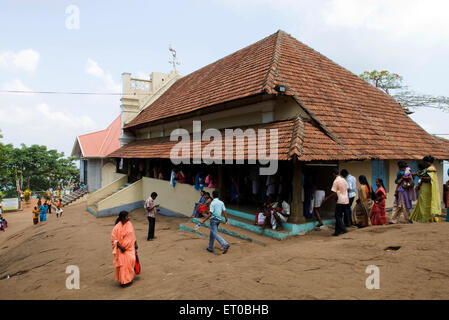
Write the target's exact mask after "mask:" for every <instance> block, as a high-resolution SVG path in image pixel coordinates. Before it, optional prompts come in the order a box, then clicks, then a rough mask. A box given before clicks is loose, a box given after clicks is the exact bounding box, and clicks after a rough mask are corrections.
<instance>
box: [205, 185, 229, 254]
mask: <svg viewBox="0 0 449 320" xmlns="http://www.w3.org/2000/svg"><path fill="white" fill-rule="evenodd" d="M212 196H213V198H214V200H212V202H211V204H210V208H209V212H208V214H207V216H206V217H205V218H204V220H203V221H201V224H204V223H205V222H206V221H207V220H208V219H209V218H210V236H209V246H208V247H207V251H209V252H214V241H215V239H217V241H218V243H220V245H221V246H222V247H223V254H225V253H226V252H228V250H229V247H230V245H229V243H227V242H226V240H225V239H223V238H222V237H221V236H220V235H219V234H218V225H219V224H220V222H221V216H222V215H223V216H224V217H225V219H226V224H229V222H228V214H227V213H226V207H225V205H224V203H223V201H221V200H220V199H219V198H218V196H219V194H218V191H216V190H215V191H214V192H212Z"/></svg>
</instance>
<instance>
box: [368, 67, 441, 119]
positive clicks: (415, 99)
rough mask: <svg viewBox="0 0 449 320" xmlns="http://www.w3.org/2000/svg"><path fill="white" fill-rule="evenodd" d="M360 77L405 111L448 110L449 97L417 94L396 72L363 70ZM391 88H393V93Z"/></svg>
mask: <svg viewBox="0 0 449 320" xmlns="http://www.w3.org/2000/svg"><path fill="white" fill-rule="evenodd" d="M360 77H361V78H362V79H364V80H365V81H367V82H368V83H370V84H372V85H373V86H375V87H376V88H378V89H380V90H382V91H384V92H385V93H386V94H389V95H391V97H392V98H393V99H395V100H396V101H397V102H398V103H399V104H400V105H401V106H402V107H404V109H405V111H406V112H407V113H413V112H411V111H410V110H409V109H416V108H435V109H440V110H442V111H446V112H449V97H444V96H431V95H426V94H417V93H416V92H414V91H411V90H408V88H407V86H404V85H403V84H402V77H401V76H400V75H398V74H397V73H391V72H389V71H387V70H383V71H380V72H379V71H377V70H374V71H365V72H364V73H362V74H361V75H360ZM391 90H395V91H394V93H392V92H391Z"/></svg>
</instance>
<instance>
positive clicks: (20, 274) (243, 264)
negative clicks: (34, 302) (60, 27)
mask: <svg viewBox="0 0 449 320" xmlns="http://www.w3.org/2000/svg"><path fill="white" fill-rule="evenodd" d="M5 217H6V219H7V220H8V222H9V227H8V229H7V231H6V232H0V279H1V280H0V288H1V289H0V299H195V300H196V299H199V300H203V299H214V300H215V299H267V300H272V299H447V298H448V297H449V241H448V239H449V224H448V223H444V222H440V223H434V224H413V225H389V226H385V227H370V228H366V229H352V230H351V231H350V232H349V233H348V234H346V235H343V236H340V237H338V238H335V237H331V236H330V234H331V232H332V230H322V231H313V232H311V233H310V234H307V235H306V236H298V237H294V238H291V239H288V240H285V241H282V242H281V241H276V240H267V246H261V245H259V244H256V243H250V242H247V241H244V240H240V239H236V238H233V237H230V236H226V235H225V238H226V239H227V240H228V241H229V242H230V244H231V248H230V250H229V252H228V253H227V254H225V255H223V254H221V249H220V248H219V245H218V244H217V243H216V245H215V246H216V250H215V253H213V254H211V253H209V252H207V251H206V250H205V248H206V246H207V243H208V239H206V238H202V237H200V236H197V235H194V234H191V233H188V232H183V231H179V230H178V227H179V224H180V223H184V224H186V225H189V224H190V225H191V223H190V222H188V219H183V218H170V217H164V216H158V217H157V222H156V236H157V239H156V240H155V241H151V242H148V241H146V240H145V239H146V231H147V221H146V219H145V217H144V213H143V210H136V211H133V212H132V213H131V215H130V218H131V222H132V223H133V225H134V228H135V230H136V236H137V239H138V244H139V246H140V248H139V257H140V260H141V264H142V273H141V275H139V276H137V277H136V279H135V282H134V284H133V285H132V286H130V287H128V288H121V287H120V286H119V285H118V284H117V283H116V282H114V281H113V280H114V269H113V266H112V250H111V244H110V234H111V230H112V228H113V222H114V220H115V218H112V217H111V218H101V219H96V218H95V217H93V216H92V215H91V214H89V213H88V212H86V211H85V204H79V205H73V206H70V207H67V208H65V212H64V216H63V218H59V219H57V218H56V216H55V214H52V215H49V216H48V221H47V223H45V224H41V225H37V226H34V225H33V224H32V218H31V210H30V209H26V210H25V211H23V212H15V213H7V214H5ZM206 232H207V230H206ZM388 246H401V249H400V250H398V251H385V250H384V249H385V248H386V247H388ZM69 265H76V266H78V267H79V268H80V283H81V288H80V289H79V290H68V289H67V288H66V286H65V283H66V278H67V277H68V274H66V273H65V271H66V267H67V266H69ZM369 265H376V266H378V267H379V269H380V289H379V290H368V289H366V287H365V281H366V278H367V277H368V276H369V275H368V274H367V273H365V271H366V268H367V266H369ZM7 275H10V278H9V279H8V278H7Z"/></svg>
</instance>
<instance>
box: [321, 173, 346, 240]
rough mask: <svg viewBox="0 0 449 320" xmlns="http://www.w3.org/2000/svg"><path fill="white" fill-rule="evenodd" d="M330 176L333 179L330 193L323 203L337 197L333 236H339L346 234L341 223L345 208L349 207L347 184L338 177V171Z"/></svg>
mask: <svg viewBox="0 0 449 320" xmlns="http://www.w3.org/2000/svg"><path fill="white" fill-rule="evenodd" d="M332 176H333V177H334V179H335V180H334V183H333V184H332V189H331V191H332V193H331V194H330V195H328V196H327V197H326V198H324V200H323V202H325V201H327V200H329V199H330V198H333V197H335V196H337V205H336V206H335V233H334V234H333V236H339V235H340V234H343V233H346V232H348V231H347V230H346V226H345V224H344V223H343V214H344V212H345V208H346V207H347V206H348V205H349V198H348V183H347V182H346V180H345V179H344V178H343V177H342V176H340V175H339V172H338V169H334V170H333V171H332Z"/></svg>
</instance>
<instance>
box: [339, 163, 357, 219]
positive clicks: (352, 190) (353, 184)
mask: <svg viewBox="0 0 449 320" xmlns="http://www.w3.org/2000/svg"><path fill="white" fill-rule="evenodd" d="M341 176H342V177H343V178H345V179H346V182H347V183H348V197H349V205H348V206H347V207H346V209H345V216H344V219H343V220H344V223H345V226H347V227H350V226H352V225H353V222H352V210H351V208H352V203H353V202H354V199H355V195H356V188H357V180H356V179H355V177H354V176H353V175H351V174H349V172H348V170H346V169H343V170H341Z"/></svg>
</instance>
